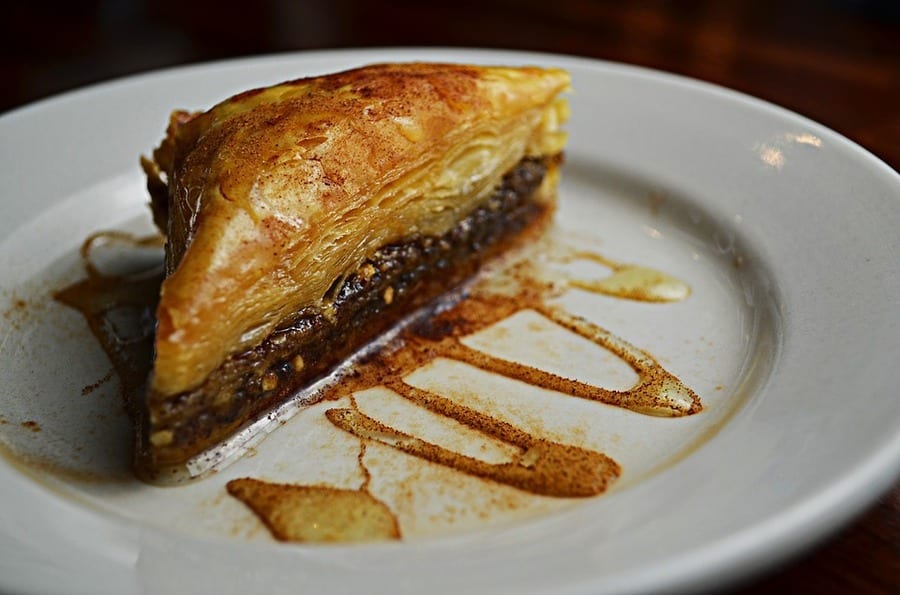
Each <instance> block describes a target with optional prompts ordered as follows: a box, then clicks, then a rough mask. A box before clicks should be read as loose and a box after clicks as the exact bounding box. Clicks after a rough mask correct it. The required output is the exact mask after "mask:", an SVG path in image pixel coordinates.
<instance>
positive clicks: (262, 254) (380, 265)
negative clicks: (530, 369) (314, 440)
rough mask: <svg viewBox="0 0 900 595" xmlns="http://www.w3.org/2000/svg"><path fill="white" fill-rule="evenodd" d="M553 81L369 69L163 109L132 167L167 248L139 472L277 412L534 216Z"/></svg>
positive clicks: (447, 70)
mask: <svg viewBox="0 0 900 595" xmlns="http://www.w3.org/2000/svg"><path fill="white" fill-rule="evenodd" d="M568 86H569V76H568V75H567V73H566V72H564V71H562V70H558V69H541V68H532V67H527V68H501V67H480V66H462V65H447V64H424V63H414V64H382V65H376V66H369V67H364V68H359V69H356V70H350V71H347V72H342V73H338V74H333V75H329V76H321V77H314V78H306V79H300V80H295V81H290V82H287V83H283V84H280V85H276V86H273V87H268V88H265V89H256V90H252V91H247V92H245V93H241V94H239V95H236V96H234V97H232V98H230V99H227V100H226V101H224V102H222V103H220V104H218V105H216V106H215V107H213V108H212V109H210V110H209V111H207V112H203V113H193V114H191V113H187V112H180V111H179V112H175V113H174V114H173V115H172V117H171V121H170V125H169V128H168V131H167V136H166V138H165V139H164V140H163V142H162V145H161V146H160V147H159V148H158V149H157V150H156V151H155V152H154V154H153V160H149V159H144V160H143V166H144V169H145V171H146V172H147V174H148V188H149V189H150V193H151V195H152V201H153V202H152V204H153V211H154V218H155V220H156V222H157V225H158V226H159V227H160V228H161V229H162V230H163V232H164V233H165V235H166V237H167V244H166V279H165V281H164V282H163V285H162V291H161V296H160V302H159V308H158V312H157V314H158V322H157V335H156V343H155V348H156V349H155V363H154V368H153V372H152V376H151V378H150V388H149V391H148V394H147V397H146V402H145V404H144V405H143V407H142V409H143V416H142V417H143V418H142V419H140V420H139V422H138V425H139V428H138V430H139V440H138V448H137V451H138V467H139V469H140V471H141V472H142V474H143V475H145V476H147V477H153V476H155V475H158V474H159V473H160V472H162V471H163V470H172V469H177V468H179V467H182V466H183V465H184V463H185V462H186V461H187V460H188V459H190V458H191V457H194V456H196V455H198V454H199V453H201V452H203V451H204V450H207V449H209V448H211V447H213V446H214V445H216V444H217V443H219V442H220V441H222V440H223V439H225V438H227V437H228V436H230V435H231V434H233V433H234V432H236V431H237V430H239V429H240V428H241V427H243V426H245V425H247V424H248V423H249V422H251V421H252V420H254V419H255V418H258V417H259V416H261V415H263V414H265V413H266V412H267V411H270V410H271V409H272V408H273V407H276V406H277V405H278V404H280V403H282V402H284V401H285V400H286V399H288V398H289V397H290V396H291V395H292V394H293V393H295V392H296V391H297V390H298V389H300V388H302V387H303V386H305V385H308V384H309V383H311V382H312V381H314V380H315V379H317V378H320V377H322V376H323V375H324V374H326V373H327V372H328V371H329V370H332V369H333V368H334V367H335V366H336V365H338V364H339V363H340V362H341V361H342V360H344V359H346V358H347V357H348V356H349V355H350V354H352V353H353V352H354V351H356V350H358V349H359V348H360V347H361V346H363V345H364V344H366V343H367V342H370V341H371V340H372V339H373V338H375V337H376V336H378V335H379V334H381V333H383V332H384V331H385V330H386V329H388V328H389V327H390V326H391V325H393V324H395V323H396V322H397V321H398V320H399V319H401V318H402V317H403V316H404V315H406V314H408V313H409V312H410V311H411V310H412V309H413V308H417V307H420V306H422V305H424V304H426V303H428V302H429V301H431V300H432V299H433V298H435V297H436V296H437V295H438V294H440V293H442V292H443V291H446V290H447V289H449V288H450V287H452V286H453V285H454V284H458V283H459V282H461V281H462V280H464V279H466V278H468V277H469V276H471V275H472V274H473V273H474V272H475V271H476V269H477V268H478V267H479V266H480V265H481V264H483V263H484V261H485V260H486V259H487V258H490V257H491V256H493V255H496V254H497V253H499V252H500V251H502V250H504V249H506V248H507V247H509V246H510V245H511V244H512V243H513V242H514V240H515V238H516V237H517V236H519V235H520V234H521V233H522V232H523V231H524V230H526V229H529V228H531V227H534V226H535V225H537V224H538V222H540V221H544V220H546V219H547V218H548V214H549V213H550V212H552V210H553V206H554V204H555V187H556V179H557V167H558V165H559V163H560V155H561V152H562V149H563V145H564V143H565V135H564V133H563V132H562V131H561V130H560V125H561V123H562V122H563V121H564V120H565V119H566V117H567V105H566V103H565V100H564V99H562V98H561V97H560V96H559V94H560V93H561V92H562V91H564V90H566V89H567V88H568Z"/></svg>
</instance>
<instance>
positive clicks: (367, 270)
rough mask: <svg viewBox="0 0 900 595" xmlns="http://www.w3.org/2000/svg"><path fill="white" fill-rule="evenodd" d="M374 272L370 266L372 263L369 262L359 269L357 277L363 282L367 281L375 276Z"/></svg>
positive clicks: (373, 268)
mask: <svg viewBox="0 0 900 595" xmlns="http://www.w3.org/2000/svg"><path fill="white" fill-rule="evenodd" d="M375 272H376V271H375V267H374V266H372V263H369V262H367V263H366V264H364V265H363V266H361V267H360V268H359V276H360V278H361V279H363V280H364V281H368V280H369V279H371V278H372V276H373V275H375Z"/></svg>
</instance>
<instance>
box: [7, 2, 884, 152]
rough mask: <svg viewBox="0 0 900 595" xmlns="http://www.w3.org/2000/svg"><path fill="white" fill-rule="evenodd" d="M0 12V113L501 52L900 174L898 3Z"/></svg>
mask: <svg viewBox="0 0 900 595" xmlns="http://www.w3.org/2000/svg"><path fill="white" fill-rule="evenodd" d="M4 13H5V14H4V18H3V19H2V25H0V26H2V28H3V30H4V31H3V35H2V36H0V44H2V46H3V51H2V58H0V75H2V76H0V85H2V89H3V92H2V95H0V110H4V111H5V110H8V109H10V108H14V107H16V106H18V105H21V104H23V103H26V102H29V101H32V100H35V99H39V98H41V97H44V96H47V95H50V94H54V93H58V92H61V91H65V90H68V89H71V88H74V87H79V86H83V85H85V84H88V83H92V82H96V81H101V80H106V79H109V78H112V77H117V76H122V75H126V74H130V73H134V72H140V71H145V70H149V69H156V68H161V67H166V66H172V65H177V64H185V63H192V62H202V61H208V60H217V59H222V58H229V57H234V56H245V55H251V54H263V53H272V52H284V51H297V50H307V49H319V48H336V47H366V46H407V45H420V46H471V47H491V48H499V47H503V48H514V49H529V50H541V51H549V52H560V53H567V54H577V55H581V56H588V57H594V58H602V59H605V60H614V61H619V62H626V63H629V64H638V65H641V66H648V67H651V68H656V69H661V70H666V71H669V72H675V73H679V74H684V75H687V76H691V77H695V78H699V79H703V80H706V81H711V82H714V83H718V84H721V85H724V86H727V87H730V88H733V89H737V90H739V91H743V92H746V93H750V94H752V95H755V96H757V97H761V98H763V99H767V100H769V101H772V102H774V103H777V104H779V105H782V106H785V107H787V108H790V109H792V110H795V111H797V112H799V113H801V114H803V115H805V116H808V117H810V118H813V119H814V120H817V121H819V122H822V123H823V124H825V125H827V126H829V127H831V128H834V129H836V130H837V131H839V132H841V133H843V134H844V135H846V136H848V137H850V138H852V139H853V140H855V141H857V142H858V143H860V144H862V145H863V146H865V147H866V148H867V149H869V150H870V151H872V152H874V153H876V154H877V155H879V156H880V157H881V158H882V159H883V160H885V161H887V162H888V163H889V164H890V165H892V166H893V167H894V168H895V169H897V168H900V107H898V106H900V0H757V1H751V0H737V1H728V0H680V1H679V0H632V1H627V0H606V1H591V0H549V1H548V0H541V1H538V0H518V1H516V0H454V1H443V2H425V1H421V0H399V1H396V2H378V1H377V0H368V1H364V0H293V1H292V0H259V1H256V2H253V1H248V0H243V1H235V0H197V1H190V0H83V1H80V2H79V1H77V0H75V1H69V2H61V1H56V0H49V1H48V0H33V1H31V2H16V3H12V5H11V6H9V7H7V8H5V9H4Z"/></svg>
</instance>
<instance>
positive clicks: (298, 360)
mask: <svg viewBox="0 0 900 595" xmlns="http://www.w3.org/2000/svg"><path fill="white" fill-rule="evenodd" d="M291 365H292V366H293V367H294V370H295V371H297V372H299V371H300V370H302V369H303V366H305V365H306V362H304V361H303V356H302V355H300V354H297V355H295V356H294V359H292V360H291Z"/></svg>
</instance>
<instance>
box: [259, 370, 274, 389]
mask: <svg viewBox="0 0 900 595" xmlns="http://www.w3.org/2000/svg"><path fill="white" fill-rule="evenodd" d="M276 386H278V376H276V375H275V374H274V373H273V372H267V373H266V375H265V376H263V379H262V389H263V390H272V389H274V388H275V387H276Z"/></svg>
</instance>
